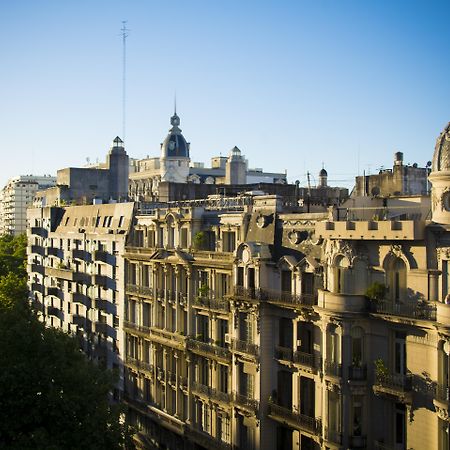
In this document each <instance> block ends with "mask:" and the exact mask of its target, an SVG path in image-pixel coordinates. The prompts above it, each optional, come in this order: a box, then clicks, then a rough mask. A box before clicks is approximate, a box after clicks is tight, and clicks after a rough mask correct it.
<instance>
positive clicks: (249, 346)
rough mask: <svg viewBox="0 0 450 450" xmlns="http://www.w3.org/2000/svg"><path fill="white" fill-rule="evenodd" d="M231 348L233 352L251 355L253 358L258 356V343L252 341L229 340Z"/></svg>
mask: <svg viewBox="0 0 450 450" xmlns="http://www.w3.org/2000/svg"><path fill="white" fill-rule="evenodd" d="M231 348H232V350H233V351H234V352H237V353H244V354H246V355H252V356H254V357H255V358H258V357H259V345H257V344H253V342H247V341H241V340H239V339H232V340H231Z"/></svg>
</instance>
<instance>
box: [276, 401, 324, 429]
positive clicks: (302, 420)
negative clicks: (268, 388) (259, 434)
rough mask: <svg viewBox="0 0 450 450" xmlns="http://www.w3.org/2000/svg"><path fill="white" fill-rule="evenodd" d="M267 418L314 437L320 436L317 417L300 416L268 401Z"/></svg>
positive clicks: (319, 420)
mask: <svg viewBox="0 0 450 450" xmlns="http://www.w3.org/2000/svg"><path fill="white" fill-rule="evenodd" d="M269 417H270V418H271V419H273V420H276V421H277V422H281V423H283V424H285V425H288V426H290V427H293V428H296V429H297V430H300V431H305V432H307V433H310V434H312V435H315V436H322V420H321V419H319V418H317V417H310V416H307V415H305V414H300V413H299V412H297V411H293V410H292V409H288V408H285V407H284V406H280V405H277V404H276V403H273V402H271V401H269Z"/></svg>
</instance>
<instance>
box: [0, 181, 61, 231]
mask: <svg viewBox="0 0 450 450" xmlns="http://www.w3.org/2000/svg"><path fill="white" fill-rule="evenodd" d="M55 184H56V178H55V177H52V176H50V175H19V176H16V177H14V178H11V179H10V180H8V182H7V183H6V185H5V187H4V188H3V189H2V191H1V197H0V232H1V234H12V235H18V234H22V233H25V231H26V229H27V208H28V207H29V206H31V205H32V204H33V198H34V194H35V193H36V191H38V190H40V189H46V188H49V187H52V186H55Z"/></svg>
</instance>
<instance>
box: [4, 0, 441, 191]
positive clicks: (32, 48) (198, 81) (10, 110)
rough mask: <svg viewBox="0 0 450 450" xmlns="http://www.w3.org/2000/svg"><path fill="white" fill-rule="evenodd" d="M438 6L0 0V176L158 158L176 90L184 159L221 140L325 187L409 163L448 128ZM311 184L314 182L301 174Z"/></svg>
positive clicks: (420, 158) (206, 156) (425, 154)
mask: <svg viewBox="0 0 450 450" xmlns="http://www.w3.org/2000/svg"><path fill="white" fill-rule="evenodd" d="M449 16H450V2H449V1H446V2H437V1H422V2H414V1H385V2H384V1H380V0H377V1H345V0H344V1H312V0H311V1H276V2H275V1H271V2H267V1H257V2H256V1H255V2H253V1H244V0H241V1H230V0H227V1H213V0H209V1H192V0H190V1H183V2H181V1H170V2H162V1H149V0H147V1H123V0H122V1H113V0H108V1H93V0H90V1H88V0H77V1H67V0H66V1H57V0H54V1H45V0H41V1H35V0H29V1H25V0H22V1H21V0H17V1H3V2H0V17H1V19H2V25H1V29H0V34H1V36H0V37H1V38H0V54H1V70H0V86H1V88H0V89H1V91H0V92H1V96H0V124H1V130H2V131H1V135H2V155H3V164H2V165H1V167H0V183H2V184H4V182H5V181H6V180H7V179H8V178H10V177H12V176H15V175H18V174H29V173H35V174H44V173H50V174H56V170H57V169H59V168H63V167H69V166H82V165H83V164H85V163H86V158H88V157H89V158H90V160H91V161H95V160H96V159H97V158H98V159H99V160H103V159H104V157H105V154H106V152H107V151H108V149H109V146H110V143H111V141H112V139H113V138H114V137H115V136H116V135H121V134H122V106H121V105H122V46H121V38H120V36H119V34H120V28H121V21H122V20H127V21H128V22H127V26H128V28H129V29H130V30H131V32H130V36H129V37H128V40H127V52H128V63H127V126H126V129H127V132H126V150H127V152H128V154H129V155H130V156H131V157H135V158H142V157H145V156H146V155H151V156H158V155H159V143H160V142H162V140H163V139H164V137H165V135H166V133H167V130H168V128H169V118H170V116H171V114H172V112H173V97H174V92H175V90H176V92H177V99H178V100H177V103H178V113H179V115H180V117H181V128H182V129H183V133H184V135H185V137H186V139H187V140H188V141H189V142H191V157H192V159H193V160H195V161H203V162H206V163H207V164H208V165H209V160H210V157H211V156H214V155H218V154H220V153H221V154H222V155H226V154H228V152H229V150H230V149H231V148H232V147H233V146H234V145H237V146H238V147H239V148H240V149H241V150H242V152H243V153H244V154H245V155H246V157H247V158H248V159H249V162H250V166H251V167H263V168H264V169H265V170H271V171H284V170H285V169H287V170H288V176H289V179H290V180H291V181H294V180H296V179H299V180H300V182H301V184H305V182H306V176H305V174H306V171H307V170H309V171H311V172H312V174H313V176H314V177H315V178H316V179H317V173H318V171H319V170H320V168H321V166H322V162H323V163H324V164H325V167H326V169H327V170H328V174H329V179H330V182H331V183H332V184H337V185H351V184H352V180H353V177H354V176H355V175H356V174H357V172H358V168H359V172H360V173H362V171H363V170H366V171H368V170H370V171H371V172H372V173H373V172H374V171H376V170H377V169H378V168H379V167H381V166H385V167H391V166H392V161H393V153H394V152H395V151H402V152H404V154H405V162H407V163H408V162H409V163H414V162H417V163H418V164H419V165H421V166H423V165H424V164H425V163H426V162H427V161H428V160H430V159H431V157H432V153H433V148H434V144H435V139H436V137H437V136H438V134H439V132H440V131H441V129H442V128H443V127H444V125H445V124H446V123H447V122H448V121H449V120H450V85H449V81H450V78H449V74H450V58H449V48H450V39H449V38H450V27H449V26H448V17H449ZM313 182H314V178H313Z"/></svg>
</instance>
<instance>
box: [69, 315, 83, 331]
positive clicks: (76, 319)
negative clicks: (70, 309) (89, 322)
mask: <svg viewBox="0 0 450 450" xmlns="http://www.w3.org/2000/svg"><path fill="white" fill-rule="evenodd" d="M72 323H73V324H74V325H77V326H79V327H80V328H83V329H86V317H85V316H83V315H81V314H72Z"/></svg>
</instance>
